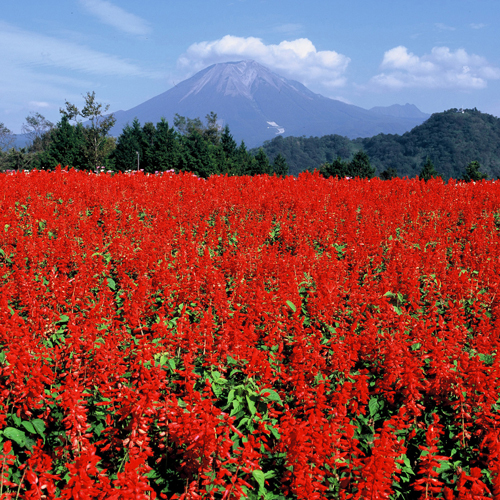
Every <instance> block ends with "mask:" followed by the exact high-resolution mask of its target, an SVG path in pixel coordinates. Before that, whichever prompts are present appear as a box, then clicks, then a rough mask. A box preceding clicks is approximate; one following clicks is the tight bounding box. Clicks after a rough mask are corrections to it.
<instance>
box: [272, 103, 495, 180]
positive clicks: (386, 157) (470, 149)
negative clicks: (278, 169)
mask: <svg viewBox="0 0 500 500" xmlns="http://www.w3.org/2000/svg"><path fill="white" fill-rule="evenodd" d="M403 108H404V107H403ZM393 111H396V112H398V109H397V108H393ZM399 111H401V110H399ZM263 149H264V151H265V152H266V154H267V155H268V157H269V158H270V160H271V161H272V160H273V159H274V158H275V157H276V155H277V154H278V153H281V154H282V155H283V156H284V157H285V158H286V161H287V163H288V165H289V167H290V172H291V173H293V174H297V173H299V172H300V171H302V170H304V169H306V168H317V167H319V166H320V165H321V164H322V163H325V162H329V163H331V162H332V161H333V160H334V159H335V158H337V156H340V157H341V158H342V159H343V160H348V159H350V158H351V157H352V156H353V155H354V153H356V152H357V151H359V150H360V149H362V150H364V151H365V152H366V153H367V154H368V156H369V158H370V162H371V164H372V165H373V166H374V167H376V169H377V174H380V173H381V172H382V171H384V170H386V169H389V168H393V169H395V170H396V171H397V173H398V175H399V176H400V177H404V176H409V177H414V176H416V175H418V174H419V173H420V170H421V169H422V166H423V164H424V162H425V161H426V159H427V157H429V158H430V159H431V161H432V162H433V164H434V166H435V168H436V170H437V171H438V173H439V174H440V175H442V177H443V178H445V179H449V178H459V177H461V176H462V175H463V173H464V170H465V167H466V166H467V165H468V164H469V163H470V162H471V161H478V162H479V163H480V165H481V171H482V172H484V173H486V174H488V177H489V178H490V179H491V178H497V177H499V176H500V119H499V118H496V117H495V116H492V115H489V114H487V113H481V112H480V111H478V110H477V109H450V110H448V111H444V112H442V113H434V114H433V115H432V116H431V117H430V118H429V119H428V120H426V121H425V122H424V123H422V124H421V125H419V126H417V127H415V128H413V129H412V130H411V131H410V132H406V133H404V134H402V135H396V134H378V135H376V136H374V137H368V138H358V139H354V140H350V139H348V138H347V137H342V136H339V135H326V136H323V137H309V138H307V137H277V138H275V139H273V140H272V141H267V142H265V143H264V145H263Z"/></svg>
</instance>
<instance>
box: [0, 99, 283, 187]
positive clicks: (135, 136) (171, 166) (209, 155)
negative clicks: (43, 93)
mask: <svg viewBox="0 0 500 500" xmlns="http://www.w3.org/2000/svg"><path fill="white" fill-rule="evenodd" d="M60 111H61V120H60V122H59V123H57V124H56V125H53V124H52V123H50V122H48V121H47V120H45V118H44V117H43V116H42V115H40V114H36V113H35V114H31V115H30V116H28V117H27V119H26V126H25V127H24V132H25V133H26V134H27V136H28V137H29V139H30V143H29V146H28V147H26V148H21V149H18V148H14V147H10V149H9V148H5V147H4V148H3V149H7V151H4V152H2V151H1V149H2V148H1V146H2V144H3V145H5V144H8V145H9V146H10V144H9V142H8V137H9V134H8V131H7V129H6V128H5V127H4V126H3V124H0V125H2V126H3V129H1V128H0V170H3V171H5V170H26V169H28V170H31V169H40V170H48V169H53V168H55V167H56V166H57V165H59V164H61V165H63V166H71V167H75V168H79V169H82V170H92V171H101V170H107V171H114V172H126V171H132V170H141V171H143V172H146V173H155V172H162V171H168V170H174V171H176V172H179V171H189V172H192V173H194V174H195V175H197V176H199V177H203V178H206V177H209V176H210V175H214V174H227V175H258V174H269V175H273V174H276V175H287V174H288V166H287V164H286V162H285V160H284V158H283V156H281V155H279V154H278V155H275V156H274V159H273V162H272V163H270V162H269V160H268V157H267V156H266V154H265V153H264V151H263V150H262V149H260V150H257V151H256V152H254V153H250V151H249V150H248V149H247V147H246V146H245V143H244V142H241V143H240V144H239V145H238V144H237V143H236V142H235V140H234V138H233V136H232V135H231V132H230V130H229V127H228V126H226V127H225V128H224V129H223V130H221V129H220V127H219V126H218V125H217V115H216V114H215V113H210V114H208V115H207V116H206V119H205V122H203V121H202V120H200V119H199V118H194V119H192V118H187V117H183V116H179V115H176V117H175V119H174V123H173V124H172V125H170V124H169V123H168V122H167V121H165V120H163V119H162V120H161V121H159V122H158V123H157V124H156V125H155V124H153V123H151V122H148V123H145V124H144V125H141V124H140V123H139V121H138V120H137V119H135V120H134V121H133V122H132V123H131V124H127V125H126V126H125V127H124V129H123V130H122V132H121V134H120V135H119V136H118V137H117V138H114V137H112V136H110V135H109V131H110V129H111V128H112V127H113V125H114V118H113V115H112V114H111V115H106V114H105V113H106V111H107V107H103V106H102V104H100V103H98V102H97V101H96V100H95V93H94V92H92V93H90V92H89V93H87V96H86V103H85V107H84V108H82V109H78V108H77V107H76V106H75V105H73V104H71V103H69V102H66V105H65V108H61V110H60ZM2 130H3V143H2Z"/></svg>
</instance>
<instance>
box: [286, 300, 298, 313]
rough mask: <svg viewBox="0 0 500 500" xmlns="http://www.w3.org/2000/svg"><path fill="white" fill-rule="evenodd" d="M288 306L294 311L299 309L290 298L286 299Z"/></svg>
mask: <svg viewBox="0 0 500 500" xmlns="http://www.w3.org/2000/svg"><path fill="white" fill-rule="evenodd" d="M286 303H287V305H288V307H289V308H290V309H291V310H292V311H293V312H295V311H297V308H296V307H295V304H294V303H293V302H290V301H289V300H287V301H286Z"/></svg>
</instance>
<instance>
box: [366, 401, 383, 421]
mask: <svg viewBox="0 0 500 500" xmlns="http://www.w3.org/2000/svg"><path fill="white" fill-rule="evenodd" d="M380 408H381V405H380V403H379V402H378V400H377V399H376V398H371V399H370V402H369V403H368V410H369V411H370V415H371V416H372V417H374V416H375V415H376V414H377V413H378V411H379V410H380Z"/></svg>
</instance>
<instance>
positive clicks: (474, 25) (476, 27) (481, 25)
mask: <svg viewBox="0 0 500 500" xmlns="http://www.w3.org/2000/svg"><path fill="white" fill-rule="evenodd" d="M486 26H487V24H484V23H471V24H470V27H471V28H472V29H473V30H480V29H483V28H486Z"/></svg>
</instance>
